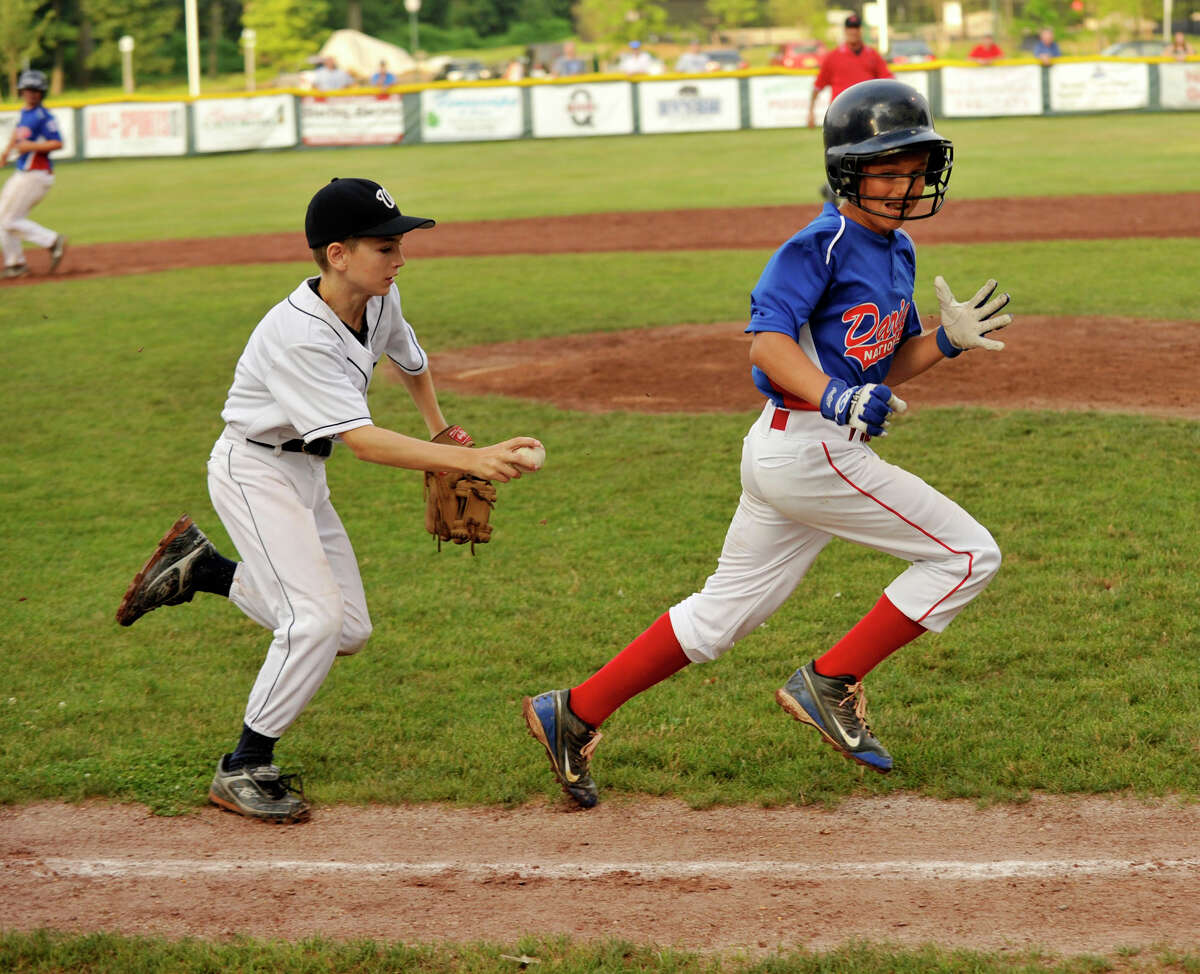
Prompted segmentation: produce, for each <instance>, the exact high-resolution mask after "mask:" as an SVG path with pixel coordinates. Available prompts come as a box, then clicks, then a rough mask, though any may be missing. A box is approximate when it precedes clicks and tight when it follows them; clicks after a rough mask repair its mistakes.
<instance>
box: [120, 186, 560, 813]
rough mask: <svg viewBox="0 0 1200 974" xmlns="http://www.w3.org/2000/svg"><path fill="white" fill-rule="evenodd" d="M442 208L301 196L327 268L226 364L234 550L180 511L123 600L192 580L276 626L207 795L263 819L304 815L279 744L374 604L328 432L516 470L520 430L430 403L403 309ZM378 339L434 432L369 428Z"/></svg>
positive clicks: (417, 464) (376, 195)
mask: <svg viewBox="0 0 1200 974" xmlns="http://www.w3.org/2000/svg"><path fill="white" fill-rule="evenodd" d="M433 225H434V221H433V220H429V219H426V218H424V217H417V216H407V215H405V214H403V213H401V212H400V209H399V208H398V207H397V206H396V202H395V200H393V199H392V197H391V195H390V194H389V193H388V191H387V190H386V189H384V188H383V187H382V186H380V185H379V184H378V183H376V182H373V181H372V180H369V179H335V180H333V181H332V182H330V183H328V184H327V185H325V186H323V187H322V188H321V189H320V190H319V191H318V192H317V194H316V195H315V196H313V198H312V201H311V202H310V203H309V205H308V213H307V216H306V217H305V221H304V230H305V234H306V236H307V238H308V245H309V247H311V248H312V253H313V259H314V260H315V261H316V263H317V266H318V268H320V271H321V273H320V274H319V275H318V276H315V277H309V278H307V279H306V280H304V281H301V282H300V284H299V286H298V287H296V289H295V290H294V291H293V292H292V293H291V294H290V295H289V296H288V297H287V298H285V299H284V300H283V301H280V302H279V304H277V305H275V307H274V308H272V309H271V310H270V311H268V312H267V314H266V316H265V317H264V318H263V319H262V320H261V321H260V322H259V323H258V326H257V327H256V328H255V329H254V331H253V333H252V334H251V335H250V339H249V341H248V342H247V344H246V348H245V351H243V352H242V356H241V358H240V359H239V360H238V363H237V368H236V369H235V371H234V377H233V385H232V386H231V387H230V389H229V395H228V398H227V399H226V401H225V408H224V410H223V411H222V412H221V418H222V419H223V420H224V421H225V429H224V430H223V431H222V433H221V435H220V437H219V438H218V439H217V442H216V444H215V445H214V446H213V449H212V454H211V455H210V457H209V461H208V489H209V495H210V496H211V498H212V502H213V507H214V508H215V509H216V511H217V514H218V515H219V516H220V518H221V523H222V524H224V525H225V529H226V530H227V531H228V533H229V537H230V538H231V539H232V541H233V543H234V545H235V546H236V547H237V550H238V553H239V554H240V555H241V558H242V560H241V561H240V562H235V561H231V560H229V559H227V558H224V557H222V556H221V555H220V554H219V553H218V552H217V550H216V548H215V547H214V546H213V544H212V542H210V541H209V540H208V539H207V538H206V537H205V536H204V534H203V533H202V532H201V531H200V529H199V528H198V527H197V526H196V525H195V524H194V523H192V519H191V518H190V517H188V516H187V515H186V514H185V515H183V516H182V517H180V518H179V520H178V521H176V522H175V524H174V525H173V526H172V528H171V530H170V531H168V532H167V533H166V535H164V536H163V538H162V540H161V541H159V543H158V547H157V548H156V549H155V551H154V553H153V554H152V555H151V556H150V559H149V561H147V562H146V564H145V565H144V566H143V567H142V570H141V571H140V572H138V573H137V575H136V576H134V579H133V581H132V583H131V584H130V585H129V588H128V590H127V591H126V593H125V597H124V598H123V599H122V600H121V604H120V606H119V608H118V609H117V621H118V622H119V623H120V624H121V625H123V626H128V625H132V624H133V623H134V622H136V621H137V620H138V619H140V618H141V617H142V616H143V615H145V614H146V613H147V612H150V611H151V610H153V609H156V608H158V607H159V606H163V605H179V604H180V603H183V602H190V601H191V600H192V598H193V596H194V595H195V594H196V593H197V592H211V593H214V594H216V595H221V596H224V597H225V598H227V599H229V600H230V601H231V602H233V603H234V605H236V606H237V607H238V608H239V609H241V610H242V611H243V612H244V613H245V614H246V615H247V616H249V617H250V618H251V619H253V620H254V621H255V622H257V623H259V624H260V625H261V626H263V627H264V628H267V629H270V630H271V631H272V632H273V639H272V641H271V645H270V647H269V648H268V650H267V657H266V660H265V661H264V663H263V665H262V668H261V669H260V670H259V673H258V678H257V679H256V680H255V682H254V686H253V688H252V689H251V691H250V699H249V702H248V704H247V706H246V710H245V716H244V718H243V721H242V730H241V738H240V740H239V741H238V743H237V746H236V747H235V748H234V749H233V751H232V752H230V753H228V754H225V755H224V756H222V758H221V759H220V761H219V762H217V770H216V774H215V776H214V777H213V782H212V786H211V788H210V789H209V798H210V800H211V801H212V802H214V803H215V804H217V805H219V806H221V807H222V808H226V809H228V810H230V811H233V812H237V813H238V814H241V815H245V816H248V817H251V818H257V819H262V820H266V821H270V822H298V821H302V820H303V819H305V818H307V817H308V813H309V806H308V803H307V801H306V800H305V798H304V794H303V790H302V789H300V788H297V787H296V786H295V784H294V783H293V779H294V776H293V775H282V774H280V771H279V768H277V767H276V766H275V764H274V749H275V744H276V742H277V741H278V740H279V738H280V737H281V736H282V734H283V732H284V731H285V730H287V728H288V727H289V726H291V724H292V722H293V721H295V719H296V718H297V717H299V715H300V712H301V711H302V710H303V709H304V708H305V706H307V704H308V702H309V700H311V699H312V697H313V695H314V694H315V693H316V692H317V690H318V689H319V688H320V686H321V684H322V683H323V682H324V680H325V677H326V675H327V674H328V673H329V669H330V667H331V666H332V665H333V661H334V659H335V658H336V657H338V656H349V655H351V654H353V653H356V652H358V651H359V650H360V649H361V648H362V647H363V645H364V644H365V643H366V641H367V638H368V637H369V636H370V635H371V618H370V615H369V613H368V612H367V601H366V596H365V594H364V591H363V583H362V578H361V576H360V575H359V571H358V562H357V560H356V558H355V555H354V550H353V548H352V547H351V545H350V539H349V537H348V536H347V534H346V530H345V528H344V527H343V526H342V522H341V519H340V518H339V517H338V514H337V511H335V510H334V508H333V505H332V504H331V503H330V497H329V487H328V485H327V484H326V480H325V459H326V458H327V457H328V456H329V455H330V454H331V453H332V452H333V446H334V443H335V442H341V443H344V444H345V445H346V446H348V447H349V448H350V450H351V452H352V453H353V454H354V455H355V456H356V457H357V458H358V459H360V460H368V461H370V462H372V463H381V464H385V465H387V466H392V467H406V468H409V469H412V470H433V471H441V470H459V471H465V472H467V473H470V474H473V475H475V476H477V477H481V478H483V479H485V480H496V481H500V482H501V483H503V482H505V481H508V480H510V479H513V478H516V477H519V476H521V470H522V469H523V467H522V466H521V461H520V459H519V458H518V456H517V454H516V452H515V451H516V450H517V448H519V447H522V446H531V447H532V446H540V445H541V444H540V443H539V442H538V441H537V440H536V439H534V438H533V437H529V436H519V437H516V438H514V439H511V440H506V441H505V442H503V443H498V444H496V445H494V446H487V447H483V448H481V449H469V448H468V447H469V446H470V445H471V443H472V441H471V439H470V437H468V436H467V434H466V433H465V432H463V431H462V429H461V428H460V427H457V426H453V427H452V426H449V425H448V424H447V422H446V418H445V417H444V416H443V415H442V411H441V408H440V407H439V405H438V400H437V393H436V391H435V390H434V386H433V380H432V378H431V376H430V374H429V360H428V358H427V356H426V355H425V352H424V351H423V350H422V348H421V346H420V344H418V342H417V336H416V334H415V333H414V331H413V328H412V326H411V325H410V324H409V323H408V321H407V320H406V319H405V317H404V313H403V311H402V310H401V308H400V293H399V291H397V289H396V285H395V283H394V281H395V277H396V274H397V272H398V271H399V270H400V268H401V267H403V266H404V257H403V255H402V253H401V245H402V241H403V238H404V235H405V234H406V233H408V232H409V231H411V230H421V229H427V228H429V227H432V226H433ZM384 355H386V356H387V357H388V358H390V359H391V360H392V362H394V363H395V364H396V366H397V367H398V369H399V371H400V374H401V376H402V379H403V382H404V385H405V388H406V389H407V391H408V393H409V395H410V396H411V397H412V400H413V403H414V404H415V405H416V407H417V410H418V411H419V412H420V414H421V418H422V420H423V421H424V423H425V426H426V428H427V429H428V430H429V433H430V435H431V436H435V435H438V434H440V433H449V434H450V437H451V439H453V440H454V441H456V442H458V443H461V444H463V445H461V446H452V445H443V444H442V443H431V442H427V441H425V440H423V439H416V438H413V437H411V436H405V435H403V434H401V433H396V432H393V431H392V430H389V429H385V428H383V427H382V426H376V425H375V424H374V422H373V420H372V418H371V413H370V410H369V409H368V407H367V385H368V384H369V382H370V376H371V372H372V370H373V369H374V367H375V364H376V363H377V362H378V361H379V360H380V359H381V358H382V357H383V356H384Z"/></svg>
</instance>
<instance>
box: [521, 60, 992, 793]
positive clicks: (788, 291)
mask: <svg viewBox="0 0 1200 974" xmlns="http://www.w3.org/2000/svg"><path fill="white" fill-rule="evenodd" d="M824 136H825V164H826V175H827V176H828V179H829V183H830V185H831V186H832V187H833V188H834V190H836V193H837V196H838V197H839V198H840V199H842V200H843V201H844V202H842V204H841V206H840V208H838V207H835V206H834V205H833V204H831V203H827V204H826V205H825V207H824V209H823V210H822V212H821V213H820V215H819V216H818V217H817V218H816V219H815V220H813V222H812V223H810V224H809V225H808V226H807V227H804V228H803V229H802V230H800V231H798V232H797V233H796V234H795V235H794V236H793V237H792V238H791V239H790V240H788V241H786V242H785V243H784V244H783V245H782V246H781V247H780V248H779V250H778V251H776V253H775V254H774V256H772V257H771V259H770V261H768V263H767V266H766V268H765V269H764V270H763V273H762V276H761V277H760V278H759V281H758V284H757V285H756V286H755V288H754V290H753V292H752V293H751V298H750V308H751V314H750V323H749V325H748V326H747V328H746V331H748V332H750V333H751V334H752V335H753V341H752V342H751V346H750V362H751V365H752V370H751V378H752V380H753V382H754V384H755V386H756V387H757V388H758V389H759V391H760V392H761V393H762V394H763V396H764V397H765V399H766V402H765V405H764V408H763V411H762V414H761V415H760V416H759V418H758V419H757V421H756V422H755V423H754V425H753V426H751V428H750V430H749V432H748V433H747V434H746V437H745V440H744V443H743V447H742V459H741V470H740V473H741V485H742V494H741V498H740V500H739V502H738V506H737V510H736V512H735V513H734V515H733V520H732V522H731V523H730V525H729V530H728V532H727V534H726V536H725V545H724V548H723V549H722V551H721V556H720V560H719V561H718V563H717V568H716V571H715V572H714V573H713V574H712V575H711V576H709V578H708V580H707V581H706V582H705V584H704V587H703V588H702V589H701V590H700V591H699V592H696V593H695V594H693V595H691V596H689V597H688V598H686V599H684V600H683V601H681V602H679V603H677V604H675V605H673V606H671V607H670V608H669V609H668V610H667V611H666V612H664V613H663V614H662V615H661V616H660V617H659V618H658V619H657V620H656V621H655V622H654V623H653V624H652V625H651V626H650V627H649V628H648V629H647V630H646V631H645V632H643V633H641V634H640V635H639V636H638V637H637V638H636V639H634V640H633V642H631V643H630V644H629V645H628V646H627V647H626V648H625V649H623V650H622V651H621V652H620V653H618V654H617V655H616V656H615V657H614V658H613V659H612V660H610V661H609V662H608V663H607V664H606V665H605V666H604V667H602V668H601V669H600V670H599V671H598V672H596V673H594V674H592V675H591V676H590V677H588V678H587V679H586V680H584V681H583V682H582V683H580V684H578V685H577V686H574V687H572V688H570V689H566V690H550V691H547V692H545V693H541V694H538V695H537V696H535V697H526V698H525V701H524V710H525V720H526V724H527V725H528V727H529V730H530V732H531V733H532V734H533V736H534V738H536V739H537V740H538V741H539V742H540V743H541V744H542V746H543V747H545V749H546V752H547V754H548V755H549V758H550V766H551V768H552V770H553V771H554V774H555V776H556V777H557V778H558V780H559V783H560V784H561V785H562V787H563V789H564V790H565V791H566V793H567V794H568V795H569V796H570V798H571V799H572V800H573V801H574V802H575V803H576V804H578V805H580V806H582V807H584V808H590V807H591V806H593V805H595V804H596V802H597V800H598V794H597V789H596V786H595V783H594V782H593V781H592V778H591V774H590V772H589V762H590V759H591V756H592V753H593V751H594V750H595V746H596V743H597V741H598V740H599V736H600V732H599V729H598V728H599V726H600V724H601V723H602V722H603V721H604V720H606V719H607V718H608V716H609V715H610V714H611V713H613V712H614V711H615V710H616V709H617V708H618V707H620V706H621V705H622V704H624V703H625V701H627V700H629V699H630V698H631V697H633V696H635V695H636V694H639V693H642V692H643V691H645V690H647V689H648V688H650V687H651V686H654V685H655V684H656V683H658V682H659V681H661V680H664V679H666V678H667V677H669V676H670V675H671V674H673V673H675V672H677V671H678V670H681V669H683V668H684V667H685V666H687V665H689V664H691V663H704V662H707V661H709V660H715V659H717V658H718V657H720V656H722V655H723V654H724V653H725V652H726V651H728V650H729V649H730V648H731V647H732V646H733V645H734V643H736V642H737V641H738V640H739V639H741V638H742V637H744V636H746V635H748V634H749V633H751V632H753V631H754V629H756V628H757V627H758V626H759V625H761V624H762V623H763V622H764V621H766V620H767V619H768V618H769V617H770V616H771V614H772V613H774V612H775V610H776V609H778V608H779V606H781V605H782V604H783V602H784V600H785V599H787V598H788V597H789V596H790V595H791V594H792V592H793V591H794V590H795V589H796V586H797V585H799V584H800V581H801V580H802V579H803V578H804V576H805V574H806V573H807V572H808V570H809V568H810V567H812V564H813V562H814V561H815V559H816V557H817V555H819V554H820V552H821V550H822V549H823V548H824V547H825V545H827V544H828V543H829V542H830V540H832V539H833V538H834V537H840V538H845V539H846V540H848V541H853V542H855V543H856V544H861V545H866V546H868V547H871V548H874V549H876V550H877V551H882V552H886V553H887V554H889V555H892V556H894V557H896V558H899V559H902V560H904V561H906V562H908V564H907V565H906V566H905V569H904V571H902V572H901V573H900V574H899V576H898V577H897V578H896V579H894V580H893V581H892V583H891V584H890V585H888V586H887V588H886V589H885V590H884V591H883V593H882V595H881V596H880V597H879V600H878V602H876V604H875V605H874V606H873V607H872V608H871V609H870V610H869V611H868V612H867V613H866V615H865V616H863V618H862V619H861V620H859V622H858V623H857V624H856V625H855V626H854V627H853V628H852V629H851V630H850V631H849V632H848V633H847V634H846V635H845V636H844V637H843V638H842V639H840V640H839V641H838V642H837V643H836V644H835V645H834V646H832V647H831V648H830V649H828V650H827V651H826V652H824V653H822V654H820V655H819V656H817V657H816V658H814V659H813V660H812V661H811V662H809V663H806V664H804V665H803V666H801V667H800V668H799V669H797V670H796V671H795V672H794V673H793V674H792V676H791V678H790V679H788V680H787V682H786V683H785V685H784V686H783V687H781V688H780V689H779V690H778V691H777V693H776V695H775V699H776V701H777V702H778V703H779V705H780V706H781V707H782V708H783V709H784V710H785V711H786V712H787V713H788V714H790V715H791V716H793V717H794V718H796V719H797V720H800V721H803V722H804V723H806V724H808V725H810V726H812V727H813V728H815V729H816V730H817V731H818V732H819V733H820V735H821V737H822V738H823V739H824V740H825V741H826V742H827V743H828V744H830V745H832V746H833V747H834V748H835V749H836V750H837V751H838V752H840V753H841V754H842V755H843V756H844V757H847V758H849V759H851V760H853V761H856V762H858V763H859V764H862V765H864V766H866V767H868V768H871V769H872V770H874V771H878V772H880V773H887V772H889V771H891V769H892V757H891V755H890V754H889V753H888V752H887V750H886V749H885V748H884V747H883V745H882V744H881V743H880V742H879V740H878V739H877V738H876V737H875V735H874V734H873V733H872V732H871V728H870V726H869V725H868V723H867V711H866V698H865V695H864V693H863V687H862V681H863V678H864V677H865V676H866V675H867V673H869V672H870V671H871V670H872V669H874V668H875V667H876V666H878V665H879V664H880V663H881V662H883V660H884V659H886V658H887V657H888V656H889V655H890V654H891V653H893V652H894V651H895V650H897V649H899V648H900V647H901V646H904V645H906V644H907V643H909V642H911V641H912V640H913V639H916V638H918V637H919V636H921V635H922V634H923V633H925V632H927V631H930V630H932V631H933V632H941V631H942V630H943V629H945V628H946V626H948V625H949V624H950V622H951V621H952V620H953V619H954V618H955V616H957V615H958V613H959V612H961V611H962V609H963V608H964V607H965V606H966V605H967V604H968V603H969V602H970V601H971V600H972V599H974V598H975V597H976V596H977V595H979V594H980V592H982V591H983V590H984V588H985V587H986V586H987V584H988V583H989V582H990V581H991V579H992V577H993V576H994V575H995V574H996V571H997V570H998V569H999V567H1000V550H999V548H998V547H997V546H996V542H995V541H994V540H993V539H992V536H991V535H990V534H989V533H988V531H987V529H986V528H984V527H983V525H981V524H980V523H979V522H978V521H976V520H975V519H974V518H973V517H971V515H970V514H968V513H967V512H966V511H965V510H963V509H962V508H961V507H960V506H959V505H958V504H956V503H955V502H954V501H952V500H951V499H950V498H948V497H946V496H944V495H943V494H941V493H940V492H938V491H937V490H935V489H934V488H933V487H931V486H930V485H929V484H927V483H925V482H924V481H923V480H921V479H920V478H919V477H917V476H915V475H914V474H911V473H909V472H908V471H906V470H902V469H901V468H899V467H897V466H895V465H893V464H890V463H888V462H886V461H885V460H883V459H881V458H880V457H879V456H878V455H877V454H876V453H875V452H874V450H872V449H871V447H870V446H869V445H868V444H867V441H869V440H870V439H871V438H872V437H875V436H881V435H884V434H886V432H887V429H888V426H889V423H890V419H889V417H890V416H891V414H892V413H893V412H901V411H903V410H904V408H905V404H904V402H903V400H901V399H900V398H899V397H898V396H896V395H894V394H893V393H892V390H891V388H889V385H896V384H899V383H901V382H904V381H905V380H906V379H909V378H912V377H913V376H915V375H917V374H919V373H921V372H923V371H925V370H926V369H928V368H930V367H932V366H933V365H935V364H937V363H939V362H941V361H944V360H945V359H948V358H955V357H957V356H958V355H959V354H961V353H962V351H963V350H965V349H968V348H988V349H1001V348H1003V347H1004V346H1003V343H1001V342H998V341H995V340H994V339H990V338H985V337H983V336H984V335H985V334H986V333H987V332H989V331H994V330H996V329H998V328H1003V327H1004V326H1006V325H1007V324H1008V323H1009V322H1010V321H1011V320H1012V318H1011V316H1010V315H1007V314H1003V315H1002V314H999V312H1000V310H1001V309H1002V308H1003V307H1004V306H1005V305H1006V304H1007V303H1008V295H1007V294H1001V295H998V296H995V297H993V296H992V295H993V293H994V291H995V288H996V282H995V281H990V282H988V284H986V285H984V287H983V288H981V289H980V290H979V292H978V293H976V294H975V295H974V297H972V298H971V299H970V300H969V301H966V302H958V301H956V300H955V299H954V296H953V294H951V292H950V289H949V287H947V286H946V284H945V282H944V281H943V280H942V279H941V278H935V290H936V292H937V295H938V299H939V302H940V304H941V314H942V324H941V326H940V327H939V328H938V329H937V330H936V332H924V331H923V330H922V327H921V319H920V315H919V314H918V313H917V309H916V305H915V302H914V298H913V290H914V284H915V275H916V255H915V251H914V247H913V241H912V238H911V237H909V235H908V234H907V233H906V232H905V231H904V230H903V228H902V227H903V224H904V222H905V221H907V220H916V219H922V218H925V217H930V216H932V215H933V214H934V213H936V212H937V211H938V209H939V208H940V207H941V205H942V201H943V199H944V197H945V192H946V187H947V184H948V182H949V179H950V170H951V166H952V160H953V147H952V146H951V144H950V142H949V140H948V139H945V138H943V137H942V136H941V135H939V134H938V133H937V132H935V131H934V128H933V118H932V116H931V114H930V112H929V106H928V104H927V103H926V101H925V99H924V98H923V97H922V96H921V95H920V94H919V93H918V92H917V91H915V90H914V89H913V88H911V87H909V86H908V85H905V84H902V83H901V82H899V81H894V80H890V79H886V80H884V79H880V80H872V81H864V82H861V83H859V84H857V85H854V86H852V87H850V88H847V89H846V91H844V92H842V93H841V94H840V95H838V97H837V98H835V99H834V101H833V103H832V104H831V105H830V107H829V111H828V112H827V113H826V116H825V122H824ZM885 383H888V384H885Z"/></svg>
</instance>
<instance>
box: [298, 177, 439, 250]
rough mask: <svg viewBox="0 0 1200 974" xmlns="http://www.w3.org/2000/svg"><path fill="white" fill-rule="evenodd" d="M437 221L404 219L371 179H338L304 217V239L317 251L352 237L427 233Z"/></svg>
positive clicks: (318, 194) (322, 191) (320, 193)
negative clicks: (415, 231) (418, 231)
mask: <svg viewBox="0 0 1200 974" xmlns="http://www.w3.org/2000/svg"><path fill="white" fill-rule="evenodd" d="M433 225H434V221H433V220H430V219H428V218H426V217H423V216H405V215H404V214H403V213H401V212H400V208H399V207H398V206H396V201H395V200H394V199H392V197H391V194H390V193H388V191H387V190H386V189H384V188H383V187H382V186H380V185H379V183H376V182H373V181H372V180H370V179H337V178H336V177H335V178H334V179H332V180H330V181H329V182H328V183H326V184H325V185H324V186H322V187H321V188H320V189H319V190H317V192H316V195H315V196H313V198H312V199H311V200H310V201H309V204H308V212H307V213H306V214H305V216H304V235H305V236H306V237H307V238H308V246H309V247H311V248H313V249H314V250H315V249H316V248H317V247H324V246H326V245H328V244H331V243H333V242H334V241H337V240H349V239H350V238H351V237H393V236H395V235H396V234H399V233H408V231H409V230H424V229H427V228H429V227H432V226H433Z"/></svg>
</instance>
